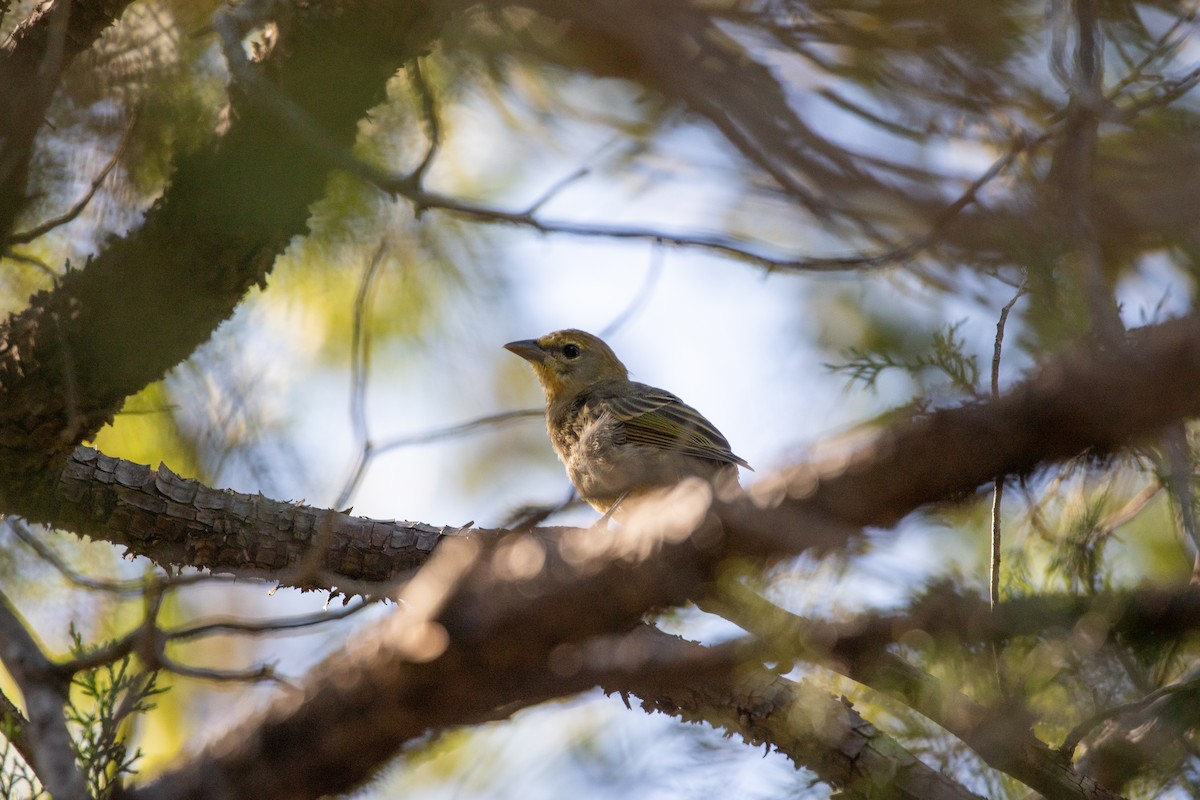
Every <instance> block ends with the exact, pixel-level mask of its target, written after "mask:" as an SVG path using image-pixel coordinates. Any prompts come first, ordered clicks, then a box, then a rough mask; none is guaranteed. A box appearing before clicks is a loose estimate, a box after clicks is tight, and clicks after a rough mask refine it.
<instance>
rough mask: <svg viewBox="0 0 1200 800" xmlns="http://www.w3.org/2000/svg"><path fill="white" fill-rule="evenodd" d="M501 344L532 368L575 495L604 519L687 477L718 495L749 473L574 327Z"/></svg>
mask: <svg viewBox="0 0 1200 800" xmlns="http://www.w3.org/2000/svg"><path fill="white" fill-rule="evenodd" d="M504 347H505V348H506V349H508V350H510V351H512V352H513V353H516V354H517V355H519V356H520V357H521V358H523V359H525V360H526V361H528V362H529V363H530V364H531V365H532V366H533V371H534V373H535V374H536V375H537V378H538V381H539V382H540V383H541V384H542V389H543V391H545V393H546V429H547V430H548V431H549V433H550V443H551V444H552V445H553V446H554V451H555V452H556V453H558V457H559V458H560V459H561V460H562V462H563V465H564V466H566V468H567V475H568V476H569V477H570V478H571V483H573V484H575V488H576V490H577V491H578V492H579V496H580V497H582V498H583V499H584V500H586V501H587V502H588V503H589V504H590V505H591V506H592V507H593V508H595V509H596V510H597V511H600V512H601V513H603V514H605V516H608V515H611V514H612V513H613V512H614V511H616V509H617V506H619V505H620V504H621V503H622V501H624V500H625V499H626V498H630V497H636V496H638V495H641V494H644V493H646V492H648V491H652V490H654V489H659V488H663V487H668V486H672V485H674V484H676V483H678V482H679V481H681V480H683V479H684V478H687V477H689V476H696V477H700V478H703V479H705V480H707V481H709V482H710V483H712V484H714V486H716V487H717V489H718V490H725V489H726V488H727V487H732V486H736V485H737V478H738V467H739V466H742V467H746V468H747V469H750V465H749V464H747V463H746V461H745V459H743V458H741V457H740V456H736V455H734V454H733V451H732V450H730V449H729V442H728V441H727V440H726V439H725V437H724V436H722V435H721V432H720V431H718V430H717V429H716V427H715V426H714V425H713V424H712V423H711V422H709V421H708V420H707V419H705V418H704V416H703V415H701V414H700V412H699V411H697V410H696V409H694V408H692V407H691V406H689V405H688V404H687V403H684V402H683V401H682V400H680V399H679V398H678V397H676V396H675V395H673V394H671V393H670V392H667V391H664V390H662V389H656V388H654V387H653V386H647V385H646V384H644V383H637V382H635V381H631V380H629V370H628V369H626V368H625V365H624V364H622V363H621V360H620V359H618V358H617V356H616V354H615V353H613V351H612V348H610V347H609V346H608V345H607V344H605V343H604V342H603V341H602V340H601V339H600V338H598V337H596V336H593V335H592V334H590V333H585V332H584V331H579V330H573V329H572V330H563V331H555V332H554V333H548V334H546V335H545V336H543V337H541V338H539V339H525V340H522V341H519V342H509V343H508V344H506V345H504Z"/></svg>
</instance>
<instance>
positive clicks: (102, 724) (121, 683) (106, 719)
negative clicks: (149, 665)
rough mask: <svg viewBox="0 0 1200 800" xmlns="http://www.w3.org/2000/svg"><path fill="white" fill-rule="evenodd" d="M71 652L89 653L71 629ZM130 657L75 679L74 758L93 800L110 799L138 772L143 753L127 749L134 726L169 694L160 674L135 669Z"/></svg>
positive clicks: (70, 713)
mask: <svg viewBox="0 0 1200 800" xmlns="http://www.w3.org/2000/svg"><path fill="white" fill-rule="evenodd" d="M71 636H72V639H73V640H74V646H73V647H72V651H73V653H74V654H75V655H77V656H78V655H80V654H82V653H83V652H85V650H86V649H87V648H85V647H84V644H83V640H82V638H81V637H80V636H79V634H78V633H77V632H76V631H75V630H74V629H72V631H71ZM133 664H134V661H133V658H132V657H131V656H125V657H124V658H121V659H119V660H118V661H115V662H113V663H109V664H105V665H104V666H102V667H99V668H97V669H94V670H85V671H83V672H80V673H79V674H77V675H76V676H75V681H74V683H73V684H72V689H73V691H72V692H71V696H70V698H69V699H68V703H67V721H68V722H69V723H70V726H71V729H72V732H73V735H74V739H75V746H76V757H77V758H78V760H79V763H80V764H81V765H82V767H83V770H84V773H85V776H86V778H87V783H88V789H89V791H90V793H91V796H92V798H93V799H94V800H106V799H107V798H108V797H110V796H111V795H112V792H113V790H114V789H115V788H116V787H117V786H118V785H120V783H121V782H122V780H123V779H124V778H125V777H127V776H129V775H132V774H134V773H135V772H136V769H135V768H134V767H135V764H136V763H137V760H138V759H139V758H140V757H141V750H139V749H134V750H132V751H131V750H130V749H129V735H130V732H131V722H132V720H133V718H134V717H135V716H136V715H138V714H144V713H146V712H147V711H149V710H150V709H152V708H154V702H153V698H154V697H155V696H156V695H158V694H161V693H162V692H164V691H166V690H165V689H162V688H160V687H159V686H158V683H157V679H158V674H157V673H156V672H149V671H144V670H140V669H136V668H134V666H133Z"/></svg>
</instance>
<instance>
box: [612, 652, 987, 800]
mask: <svg viewBox="0 0 1200 800" xmlns="http://www.w3.org/2000/svg"><path fill="white" fill-rule="evenodd" d="M657 636H659V637H660V638H662V639H664V641H666V640H670V642H671V643H673V644H672V646H674V647H677V648H679V649H681V650H683V649H691V648H699V649H703V647H702V646H701V645H698V644H694V643H692V642H687V641H684V640H682V639H678V638H676V637H673V636H668V635H667V634H665V633H657ZM723 677H724V676H713V677H705V678H701V677H695V678H691V679H688V680H683V681H680V682H679V683H678V684H677V685H675V686H666V687H658V688H655V687H653V686H651V687H650V688H648V689H635V690H634V691H636V692H638V693H639V694H640V695H641V696H642V697H643V701H642V708H644V709H646V711H658V712H660V713H663V714H669V715H671V716H674V717H678V718H679V719H681V720H683V721H685V722H704V723H707V724H709V725H712V726H713V727H719V728H724V729H725V730H726V731H728V732H729V733H736V734H738V735H739V736H741V737H742V739H744V740H745V742H746V743H747V744H749V745H762V744H764V743H765V744H768V745H771V746H774V747H775V748H776V749H777V750H778V751H779V752H781V753H783V754H784V755H786V756H787V757H788V758H790V759H791V760H792V761H793V762H794V763H795V764H796V766H798V767H799V766H802V767H807V768H809V769H811V770H812V771H813V772H815V773H816V774H817V775H818V776H819V777H820V778H821V780H822V781H823V782H825V783H828V784H829V785H831V786H834V787H836V788H838V789H839V790H840V792H839V794H838V796H839V797H843V796H844V797H846V798H847V800H853V799H854V798H858V799H859V800H868V798H878V797H887V798H896V800H952V799H955V800H966V799H967V798H976V797H978V795H975V794H973V793H971V792H969V791H967V790H966V789H965V788H963V787H962V786H960V785H959V784H957V783H955V782H954V781H952V780H951V779H950V778H948V777H946V776H945V775H942V774H941V773H940V772H937V771H936V770H933V769H931V768H930V767H928V766H926V765H925V764H923V763H922V762H921V761H920V759H918V758H917V757H916V756H914V755H913V754H912V753H910V752H908V751H907V750H905V749H904V748H903V747H902V746H901V745H900V744H899V743H898V742H896V740H895V739H893V738H892V737H890V736H888V735H887V734H885V733H883V732H881V731H880V730H879V729H878V728H876V727H875V726H874V725H872V724H871V723H870V722H868V721H867V720H865V719H863V717H862V716H861V715H859V713H858V712H857V711H855V710H854V707H853V706H852V705H851V704H850V703H849V701H847V700H845V698H842V699H839V698H837V697H834V696H833V695H831V694H829V692H828V691H826V690H824V689H820V688H818V687H815V686H811V685H809V684H807V683H805V682H803V681H801V682H795V681H790V680H787V679H786V678H781V677H779V676H778V675H775V674H773V673H771V672H769V671H768V670H766V669H764V668H762V667H761V666H755V665H743V666H742V667H741V668H740V669H739V670H738V671H737V672H736V674H735V676H734V677H733V678H732V679H728V678H726V679H722V678H723ZM643 683H644V682H643ZM628 688H629V687H628V685H621V686H617V685H609V686H606V687H605V689H606V690H607V691H627V690H628Z"/></svg>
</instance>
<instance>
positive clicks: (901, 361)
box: [825, 319, 979, 394]
mask: <svg viewBox="0 0 1200 800" xmlns="http://www.w3.org/2000/svg"><path fill="white" fill-rule="evenodd" d="M965 322H966V320H965V319H961V320H959V321H958V322H953V323H948V324H947V325H945V326H943V327H941V328H939V329H938V330H936V331H934V332H933V336H932V340H931V342H930V346H929V349H928V350H927V351H925V352H923V353H899V352H895V351H889V350H883V349H880V350H867V349H864V348H859V347H850V348H847V350H846V351H845V352H844V354H843V355H844V357H845V358H846V361H845V362H844V363H841V364H826V365H825V367H826V369H828V370H830V371H831V372H834V373H839V374H844V375H847V376H848V380H849V383H850V384H851V385H853V384H854V383H856V382H857V383H861V384H862V386H863V388H865V389H874V388H875V386H876V382H877V381H878V380H879V376H880V375H881V374H882V373H883V372H885V371H887V370H889V369H898V370H901V371H903V372H907V373H908V374H910V375H912V376H913V377H914V378H918V377H919V376H920V373H922V372H925V371H926V370H934V371H936V372H940V373H942V374H943V375H945V376H946V378H948V379H949V381H950V385H951V386H953V387H954V388H955V389H956V390H958V391H960V392H963V393H964V394H974V393H975V392H976V391H977V389H978V383H979V364H978V362H977V361H976V358H975V356H973V355H969V354H967V353H965V352H963V342H962V340H961V339H959V338H958V330H959V328H961V327H962V325H963V324H964V323H965Z"/></svg>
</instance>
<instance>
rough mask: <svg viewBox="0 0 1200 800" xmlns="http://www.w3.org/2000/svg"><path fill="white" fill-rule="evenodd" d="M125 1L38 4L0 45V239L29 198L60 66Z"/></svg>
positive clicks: (92, 41) (94, 37) (63, 66)
mask: <svg viewBox="0 0 1200 800" xmlns="http://www.w3.org/2000/svg"><path fill="white" fill-rule="evenodd" d="M127 5H129V0H115V1H114V2H109V3H93V2H86V0H54V2H44V3H38V4H37V5H36V6H35V7H34V8H33V10H32V11H30V13H29V16H28V17H26V18H25V19H24V20H22V21H21V22H20V23H19V24H18V25H17V26H16V28H14V29H13V31H12V33H11V34H9V36H8V39H7V40H6V41H5V42H4V43H3V45H2V46H0V242H5V243H6V244H7V243H8V234H9V233H10V232H11V231H12V228H13V225H14V224H15V223H16V219H17V216H18V215H19V214H20V212H21V210H22V209H23V208H24V207H25V206H26V204H27V203H28V199H29V194H28V186H27V182H28V173H29V163H30V159H31V157H32V154H33V148H34V138H35V136H36V135H37V132H38V130H39V129H40V128H41V127H42V124H43V123H44V122H45V120H46V112H47V110H48V109H49V107H50V101H51V99H52V98H53V97H54V93H55V91H56V90H57V89H58V85H59V82H60V80H61V78H62V73H63V70H64V69H66V67H67V66H68V65H69V64H71V62H72V61H74V59H75V56H77V55H78V54H79V53H81V52H83V51H85V50H87V49H88V48H90V47H91V46H92V45H93V44H95V43H96V40H97V39H98V38H99V37H100V34H102V33H103V32H104V29H105V28H107V27H108V26H109V25H111V24H112V23H113V22H115V21H116V20H117V18H118V17H120V16H121V14H122V12H123V11H124V10H125V7H126V6H127Z"/></svg>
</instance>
